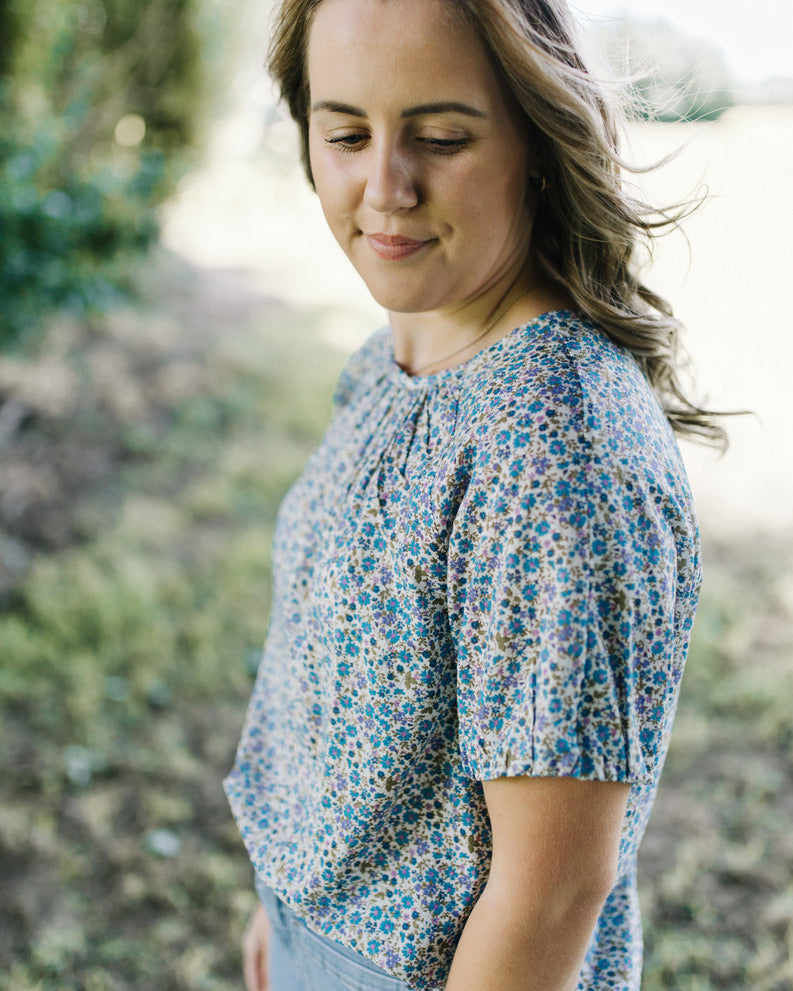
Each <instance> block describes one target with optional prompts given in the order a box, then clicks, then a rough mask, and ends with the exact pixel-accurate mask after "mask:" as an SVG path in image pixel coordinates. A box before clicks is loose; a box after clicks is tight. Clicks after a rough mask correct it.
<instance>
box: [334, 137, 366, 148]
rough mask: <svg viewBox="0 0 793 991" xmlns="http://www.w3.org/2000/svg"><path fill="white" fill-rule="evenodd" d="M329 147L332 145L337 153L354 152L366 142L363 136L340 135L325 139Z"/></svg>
mask: <svg viewBox="0 0 793 991" xmlns="http://www.w3.org/2000/svg"><path fill="white" fill-rule="evenodd" d="M325 141H326V142H327V143H328V144H329V145H334V146H335V147H336V148H338V149H339V151H355V150H356V149H357V148H359V147H360V146H361V144H362V143H363V142H364V141H366V135H365V134H342V135H340V136H339V137H336V138H325Z"/></svg>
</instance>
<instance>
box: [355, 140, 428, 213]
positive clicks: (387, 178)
mask: <svg viewBox="0 0 793 991" xmlns="http://www.w3.org/2000/svg"><path fill="white" fill-rule="evenodd" d="M368 158H369V160H368V162H367V172H366V188H365V189H364V194H363V201H364V203H365V204H366V205H367V206H368V207H371V208H372V209H373V210H376V211H377V212H378V213H394V212H395V211H396V210H408V209H410V207H413V206H415V205H416V204H417V203H418V200H419V193H418V185H417V180H418V177H417V175H416V169H415V165H414V163H413V162H412V161H411V159H410V156H409V155H408V154H406V152H405V151H404V150H402V149H400V148H399V147H398V146H396V145H395V144H390V143H383V144H381V145H380V146H379V147H372V148H371V149H370V155H369V156H368Z"/></svg>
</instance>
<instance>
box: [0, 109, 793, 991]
mask: <svg viewBox="0 0 793 991" xmlns="http://www.w3.org/2000/svg"><path fill="white" fill-rule="evenodd" d="M265 111H266V101H263V102H262V103H261V105H259V106H257V105H256V104H255V101H254V103H252V104H250V105H246V106H245V108H244V109H243V111H241V113H240V116H238V117H235V118H234V119H232V120H230V121H229V122H228V123H227V125H226V126H225V128H224V130H223V133H222V134H220V135H219V138H218V141H217V147H216V150H215V153H214V154H213V156H212V157H211V159H210V161H209V163H208V165H207V167H206V169H205V170H203V171H201V172H199V173H197V174H196V175H194V176H191V177H190V178H189V179H187V180H185V182H184V183H183V186H182V188H181V191H180V194H179V196H178V197H177V199H176V200H175V201H174V202H173V203H172V204H171V206H170V207H169V208H168V210H167V213H166V217H165V245H166V246H165V248H164V249H163V250H162V251H160V252H158V253H156V255H155V256H154V258H153V259H152V260H151V262H149V263H147V265H146V267H145V268H144V269H143V270H142V271H141V273H140V277H139V278H140V282H141V285H142V287H143V293H144V297H143V302H142V303H141V304H139V305H137V306H135V307H132V308H128V309H125V310H123V311H119V312H115V313H112V314H110V315H108V316H105V317H94V318H92V319H91V320H87V321H75V320H69V319H65V318H64V319H61V320H59V321H58V322H57V324H56V325H55V326H54V327H53V328H52V330H51V332H50V334H49V335H48V337H47V339H46V340H45V341H44V343H43V344H42V346H41V348H40V350H39V352H38V353H37V354H36V355H35V356H33V357H32V358H30V359H29V360H25V361H20V360H16V359H15V360H13V361H12V360H11V359H0V389H2V390H3V393H4V394H9V395H11V394H12V395H13V396H14V397H16V400H17V402H18V404H19V408H20V409H21V410H22V411H23V413H22V414H20V415H24V422H22V423H21V425H19V424H18V425H17V427H18V429H17V428H15V429H14V430H12V431H6V432H5V433H3V430H2V427H3V424H2V423H0V438H1V439H2V440H3V443H4V444H5V446H4V448H3V470H4V472H5V473H6V476H5V482H4V487H3V496H2V498H3V510H4V512H5V513H6V515H7V517H8V518H11V515H13V520H14V522H13V527H12V530H10V531H9V534H10V535H9V536H7V537H4V538H3V543H2V547H1V548H0V549H1V550H2V555H1V557H0V560H1V561H2V566H3V569H2V572H1V573H0V596H2V599H1V600H0V604H1V605H2V612H1V613H0V652H1V653H2V664H0V706H2V716H1V718H2V732H1V733H0V760H1V761H2V766H3V767H4V768H5V769H6V771H7V772H10V773H6V774H5V775H3V777H2V779H1V780H0V872H1V873H0V886H1V888H0V891H1V893H0V989H2V991H34V989H40V991H50V989H51V991H56V989H57V991H84V989H86V991H155V989H156V991H231V989H237V988H241V987H242V982H241V978H240V976H239V975H240V960H239V951H238V941H239V936H240V933H241V931H242V928H243V926H244V923H245V919H246V917H247V915H248V913H249V912H250V910H251V908H252V907H253V905H254V895H253V892H252V887H251V875H250V868H249V866H248V863H247V858H246V856H245V853H244V851H243V848H242V845H241V843H240V841H239V839H238V837H237V834H236V829H235V827H234V825H233V822H232V820H231V816H230V813H229V812H228V810H227V807H226V804H225V800H224V797H223V794H222V791H221V785H220V782H221V779H222V777H223V775H224V774H225V773H226V771H227V769H228V767H229V766H230V762H231V757H232V752H233V747H234V745H235V744H236V740H237V737H238V732H239V727H240V723H241V720H242V717H243V714H244V705H245V702H246V700H247V695H248V692H249V691H250V687H251V684H252V677H253V674H254V672H255V668H256V663H257V659H258V650H259V646H260V644H261V642H262V640H263V638H264V635H265V632H266V623H267V608H268V601H269V550H270V541H271V536H272V526H273V520H274V514H275V511H276V507H277V505H278V502H279V500H280V498H281V496H282V494H283V492H284V491H285V489H286V487H287V486H288V484H289V483H290V481H291V480H292V479H293V478H294V476H295V474H296V473H297V472H298V471H299V469H300V466H301V464H302V462H303V460H304V459H305V457H306V455H307V453H308V452H309V451H310V450H311V447H312V445H313V444H314V443H315V441H316V439H317V437H318V436H319V434H320V432H321V430H322V429H323V425H324V423H325V422H326V419H327V415H328V410H329V400H330V394H331V390H332V387H333V382H334V379H335V376H336V375H337V374H338V371H339V369H340V368H341V366H342V364H343V361H344V359H345V356H346V355H347V354H348V353H349V352H350V350H351V349H352V348H353V347H355V346H356V344H357V343H358V342H360V341H361V340H362V339H363V338H364V337H365V335H366V334H367V333H368V332H369V331H370V330H371V329H373V328H374V327H375V326H376V325H377V324H378V323H379V322H382V319H383V315H382V313H381V312H380V311H379V310H378V308H377V307H376V306H375V305H374V304H373V303H372V302H371V300H369V299H368V298H367V296H366V292H365V290H364V289H362V287H360V286H359V284H358V282H357V279H356V276H355V275H354V273H352V272H351V271H348V268H347V263H346V261H345V260H344V259H343V258H342V257H341V255H340V252H339V251H338V249H337V248H336V246H335V245H334V244H333V243H331V240H330V237H329V235H328V234H327V233H326V232H325V230H324V227H323V223H322V219H321V216H320V213H319V209H318V206H317V204H316V203H315V201H314V199H313V197H312V195H311V194H310V192H309V191H308V190H307V189H306V188H305V185H304V183H303V181H302V179H301V177H300V176H299V174H298V173H297V170H296V167H295V164H294V157H293V155H292V152H291V148H292V139H291V137H290V133H289V131H288V130H287V129H286V128H285V126H284V125H283V124H280V123H274V124H273V125H272V127H270V128H269V130H268V132H267V139H266V142H265V145H264V147H263V148H259V147H257V146H256V144H255V142H251V141H250V140H248V137H247V136H248V135H249V133H250V130H251V128H255V126H256V125H257V123H258V124H259V125H260V123H261V114H264V113H265ZM257 114H259V116H258V117H257ZM689 139H691V140H690V144H689V145H688V147H687V148H686V149H685V150H684V151H682V152H681V154H680V155H679V157H678V158H677V159H676V160H675V161H674V162H673V163H672V164H671V165H670V166H668V167H667V168H666V169H665V170H664V172H663V173H659V174H658V175H656V176H649V177H644V178H643V179H642V182H644V183H645V184H646V185H647V186H648V188H649V189H650V191H651V193H652V195H653V196H654V197H655V198H659V197H660V198H661V199H681V198H685V197H686V196H688V195H689V194H690V193H691V192H692V190H696V189H697V188H698V186H699V185H700V183H701V182H704V183H706V184H707V185H708V187H709V189H710V199H709V201H707V202H706V203H705V204H704V206H703V207H702V208H701V209H700V210H699V211H698V212H697V213H696V214H695V215H694V216H693V217H692V218H691V219H690V221H689V222H688V224H687V231H688V233H689V238H690V246H691V254H690V258H689V254H688V246H687V245H686V243H685V241H684V240H683V239H682V238H681V237H680V236H679V235H672V236H670V238H669V240H668V242H666V243H664V245H663V246H662V247H661V249H660V254H659V257H658V259H657V262H656V265H655V268H654V269H653V272H652V273H651V274H649V275H648V279H649V280H650V281H651V282H652V284H654V285H655V286H657V287H658V288H660V289H661V290H662V291H663V292H665V293H667V294H668V295H669V296H670V297H671V298H672V300H673V302H674V303H675V305H676V308H677V309H678V311H679V313H680V314H681V315H682V316H683V317H684V319H685V320H686V322H687V324H688V326H689V338H688V344H689V349H690V351H691V354H692V356H693V359H694V362H695V365H696V368H697V380H698V383H699V386H700V388H701V391H702V392H703V393H704V394H705V395H706V397H707V398H708V401H710V402H711V403H713V404H715V405H717V406H719V407H725V408H750V409H752V410H754V411H755V413H756V415H755V416H753V417H746V418H741V419H738V420H736V421H735V423H734V425H733V427H732V428H731V429H732V433H733V437H734V443H733V447H732V450H731V452H730V453H728V454H727V455H726V456H725V457H724V458H723V459H721V460H718V459H717V458H716V457H715V456H714V455H712V454H710V453H707V452H701V451H698V450H697V449H695V448H692V447H690V446H687V448H686V457H687V459H688V461H689V464H690V467H691V473H692V478H693V481H694V485H695V492H696V497H697V501H698V504H699V507H700V515H701V523H702V530H703V539H704V545H705V565H706V585H705V590H704V594H703V600H702V607H701V610H700V615H699V618H698V621H697V627H696V631H695V636H694V642H693V645H692V651H691V655H690V659H689V667H688V671H687V675H686V679H685V681H684V687H683V695H682V700H681V707H680V712H679V718H678V724H677V728H676V735H675V738H674V742H673V747H672V751H671V753H670V758H669V762H668V766H667V770H666V772H665V776H664V779H663V782H662V786H661V790H660V793H659V798H658V804H657V810H656V815H655V818H654V820H653V822H652V823H651V827H650V831H649V833H648V836H647V839H646V843H645V847H644V854H643V858H642V863H641V870H642V875H641V894H642V899H643V904H644V909H645V921H646V926H645V941H646V967H645V981H644V991H717V989H718V991H727V989H729V991H786V989H790V988H791V987H793V866H791V865H793V830H791V828H790V823H791V821H793V788H791V784H792V783H793V766H792V764H791V753H792V752H793V751H792V749H791V748H792V747H793V712H792V711H791V707H790V703H789V699H790V698H791V697H792V696H793V467H792V463H791V458H790V437H791V432H792V431H793V414H792V413H791V407H790V403H789V401H788V398H787V396H788V380H789V378H790V376H791V373H793V318H791V315H790V310H789V308H788V306H787V305H786V304H787V299H786V298H784V297H785V296H786V289H787V286H788V285H789V282H790V279H789V266H790V260H791V258H790V255H791V252H790V248H789V243H790V232H791V230H793V200H792V199H791V197H790V195H789V191H788V188H787V187H788V185H789V176H790V175H791V174H793V108H778V109H770V108H763V109H760V108H758V109H754V108H740V109H736V110H733V111H730V112H728V113H727V114H726V115H725V116H724V117H723V118H722V119H721V120H720V121H718V122H716V123H713V124H708V125H705V126H704V127H699V126H697V125H664V126H659V125H654V126H650V125H644V126H642V127H638V128H636V130H635V132H634V133H633V134H632V142H631V143H632V152H631V154H632V156H633V157H634V158H636V159H637V160H639V161H642V162H648V161H650V160H652V159H654V158H658V157H659V156H662V155H664V154H666V153H668V152H669V151H670V150H672V149H673V148H675V147H678V146H679V145H681V144H682V143H683V142H686V141H689ZM9 479H12V480H13V484H11V483H10V482H9V481H8V480H9ZM9 507H11V510H13V514H11V510H9Z"/></svg>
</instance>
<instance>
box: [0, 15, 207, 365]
mask: <svg viewBox="0 0 793 991" xmlns="http://www.w3.org/2000/svg"><path fill="white" fill-rule="evenodd" d="M199 2H200V0H0V232H1V236H0V347H2V346H3V345H8V344H10V343H14V342H17V341H19V340H20V339H24V338H25V337H29V336H31V334H33V333H35V330H36V327H37V325H38V324H39V323H40V320H41V316H42V314H43V313H45V312H47V310H49V309H51V308H53V307H60V306H69V307H72V308H77V309H90V308H93V307H96V306H102V305H104V304H105V303H106V302H107V301H108V300H109V299H111V298H113V297H114V296H115V295H116V294H118V293H119V292H120V291H123V289H124V287H125V281H126V279H125V272H126V271H128V264H127V263H128V260H129V256H130V253H135V252H139V251H141V250H143V249H145V248H146V247H147V246H148V245H149V244H150V243H151V242H152V240H153V239H154V238H155V237H156V234H157V223H156V213H155V210H156V207H157V205H158V204H159V203H160V202H161V201H162V199H163V198H164V197H165V196H166V195H167V194H168V192H169V191H170V190H171V188H172V185H173V181H174V178H175V176H176V174H177V173H178V171H179V168H180V166H181V165H182V164H183V163H184V161H185V153H186V152H187V151H189V149H190V148H191V147H193V146H194V145H195V142H196V140H197V137H198V134H199V130H200V114H201V110H202V105H203V104H202V100H201V90H202V72H201V46H200V41H199V38H198V35H197V31H196V21H197V7H198V4H199Z"/></svg>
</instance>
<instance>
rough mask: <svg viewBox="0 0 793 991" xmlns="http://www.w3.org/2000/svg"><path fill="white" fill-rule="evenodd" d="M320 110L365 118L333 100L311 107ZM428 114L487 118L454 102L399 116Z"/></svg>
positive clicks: (363, 113)
mask: <svg viewBox="0 0 793 991" xmlns="http://www.w3.org/2000/svg"><path fill="white" fill-rule="evenodd" d="M320 110H329V111H330V112H331V113H335V114H347V115H348V116H350V117H364V118H365V117H366V116H367V114H366V111H365V110H361V108H360V107H353V106H350V104H348V103H337V102H336V101H335V100H319V101H318V102H317V103H314V104H313V105H312V107H311V111H312V113H317V112H318V111H320ZM428 114H465V115H466V116H467V117H487V114H486V113H485V112H484V110H478V109H477V108H476V107H471V106H469V105H468V104H467V103H458V102H456V101H454V100H447V101H445V102H442V103H422V104H421V105H420V106H418V107H408V108H407V110H403V111H402V114H401V116H402V117H403V118H405V117H423V116H425V115H428Z"/></svg>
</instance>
